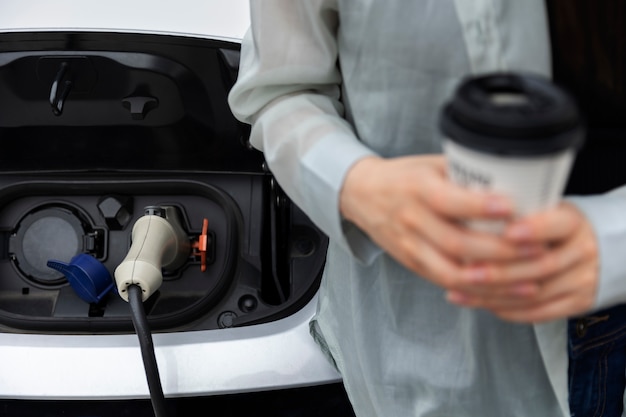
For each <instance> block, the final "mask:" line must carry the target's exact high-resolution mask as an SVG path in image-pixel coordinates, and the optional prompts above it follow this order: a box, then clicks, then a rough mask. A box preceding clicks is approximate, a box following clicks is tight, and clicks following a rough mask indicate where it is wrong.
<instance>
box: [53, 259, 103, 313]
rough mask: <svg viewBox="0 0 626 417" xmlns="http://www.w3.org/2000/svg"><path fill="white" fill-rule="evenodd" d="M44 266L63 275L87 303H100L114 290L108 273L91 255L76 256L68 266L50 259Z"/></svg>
mask: <svg viewBox="0 0 626 417" xmlns="http://www.w3.org/2000/svg"><path fill="white" fill-rule="evenodd" d="M46 265H48V266H49V267H50V268H52V269H56V270H57V271H59V272H61V273H62V274H63V275H65V277H66V278H67V280H68V281H69V283H70V285H71V286H72V288H73V289H74V291H75V292H76V294H77V295H78V296H79V297H80V298H81V299H83V300H84V301H86V302H88V303H98V302H100V300H102V298H104V296H105V295H107V294H108V293H109V291H111V290H112V289H113V288H114V283H113V279H112V278H111V274H110V273H109V271H108V270H107V269H106V267H105V266H104V265H103V264H102V262H100V261H99V260H97V259H96V258H94V257H93V256H91V255H87V254H85V253H81V254H78V255H76V256H74V257H73V258H72V260H71V261H70V263H69V264H68V263H65V262H61V261H57V260H54V259H51V260H49V261H48V262H47V264H46Z"/></svg>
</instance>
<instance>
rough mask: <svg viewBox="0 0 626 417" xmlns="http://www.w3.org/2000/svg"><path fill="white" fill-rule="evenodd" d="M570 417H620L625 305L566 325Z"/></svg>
mask: <svg viewBox="0 0 626 417" xmlns="http://www.w3.org/2000/svg"><path fill="white" fill-rule="evenodd" d="M568 326H569V329H568V330H569V346H568V347H569V403H570V409H571V415H572V416H573V417H620V416H621V415H622V410H623V396H624V389H625V387H626V374H625V373H626V305H619V306H616V307H613V308H610V309H606V310H602V311H598V312H595V313H594V314H592V315H589V316H584V317H579V318H575V319H571V320H570V321H569V325H568Z"/></svg>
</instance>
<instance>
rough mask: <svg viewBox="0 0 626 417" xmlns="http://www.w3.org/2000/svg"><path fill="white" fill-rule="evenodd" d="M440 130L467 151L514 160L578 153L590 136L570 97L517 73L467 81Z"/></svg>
mask: <svg viewBox="0 0 626 417" xmlns="http://www.w3.org/2000/svg"><path fill="white" fill-rule="evenodd" d="M440 128H441V130H442V131H443V133H444V134H445V135H446V136H447V137H448V138H449V139H450V140H452V141H454V142H457V143H459V144H461V145H463V146H466V147H469V148H471V149H476V150H480V151H483V152H488V153H495V154H511V155H542V154H549V153H554V152H558V151H561V150H564V149H566V148H570V147H572V148H574V149H577V148H579V147H580V146H581V145H582V142H583V138H584V132H585V129H584V123H583V121H582V117H581V115H580V112H579V110H578V106H577V105H576V102H575V101H574V99H573V98H572V97H571V96H570V95H569V94H567V93H566V92H565V91H564V90H562V89H560V88H559V87H557V86H556V85H554V84H553V83H552V82H551V81H550V80H549V79H547V78H543V77H539V76H536V75H529V74H516V73H493V74H489V75H483V76H478V77H468V78H466V79H465V80H463V82H462V83H461V84H460V86H459V87H458V88H457V90H456V92H455V95H454V97H453V98H452V100H451V101H450V102H448V103H447V104H446V105H445V106H444V108H443V110H442V112H441V118H440Z"/></svg>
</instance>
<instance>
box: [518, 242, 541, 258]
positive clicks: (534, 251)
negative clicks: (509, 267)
mask: <svg viewBox="0 0 626 417" xmlns="http://www.w3.org/2000/svg"><path fill="white" fill-rule="evenodd" d="M540 253H541V248H540V247H539V246H537V245H522V246H518V247H517V255H518V256H519V257H520V258H532V257H534V256H537V255H539V254H540Z"/></svg>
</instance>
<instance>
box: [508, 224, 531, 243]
mask: <svg viewBox="0 0 626 417" xmlns="http://www.w3.org/2000/svg"><path fill="white" fill-rule="evenodd" d="M506 236H507V237H509V238H511V239H515V240H523V239H527V238H529V237H530V227H528V225H526V224H524V223H517V224H514V225H512V226H511V227H509V229H508V230H507V231H506Z"/></svg>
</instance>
